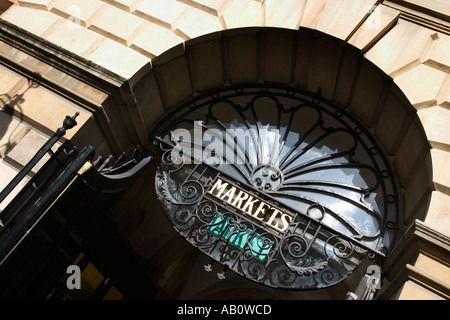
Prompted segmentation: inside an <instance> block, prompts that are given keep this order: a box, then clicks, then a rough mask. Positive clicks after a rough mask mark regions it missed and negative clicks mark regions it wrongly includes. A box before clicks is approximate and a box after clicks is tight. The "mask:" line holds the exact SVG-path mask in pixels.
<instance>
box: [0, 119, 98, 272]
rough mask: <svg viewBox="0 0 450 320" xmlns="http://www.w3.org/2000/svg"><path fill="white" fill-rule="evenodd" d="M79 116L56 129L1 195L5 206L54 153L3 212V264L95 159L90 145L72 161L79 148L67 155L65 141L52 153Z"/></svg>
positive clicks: (0, 230)
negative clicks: (40, 218) (17, 189)
mask: <svg viewBox="0 0 450 320" xmlns="http://www.w3.org/2000/svg"><path fill="white" fill-rule="evenodd" d="M78 114H79V113H78V112H77V113H76V114H75V115H74V116H72V117H69V116H66V118H65V119H64V121H63V125H62V127H60V128H58V129H57V130H56V132H55V133H54V134H53V136H51V137H50V138H49V139H48V141H47V142H46V143H45V144H44V145H43V146H42V147H41V148H40V149H39V150H38V152H37V153H36V154H35V155H34V156H33V158H32V159H31V160H30V161H29V162H28V163H27V164H26V165H25V166H24V167H23V169H22V170H20V171H19V173H18V174H17V175H16V176H15V177H14V178H13V179H12V180H11V181H10V183H9V184H8V185H7V186H6V187H5V188H4V189H3V191H2V192H1V193H0V203H2V202H3V201H5V199H6V198H7V197H8V196H9V195H10V194H11V193H12V192H13V191H14V190H15V189H16V188H17V187H18V185H19V184H20V183H21V182H24V181H25V179H26V177H28V176H29V175H30V172H32V170H33V169H35V168H36V166H37V164H38V163H39V162H40V160H41V159H42V158H43V157H44V155H46V154H50V158H49V160H47V161H46V162H45V163H44V164H43V165H42V167H40V168H39V170H37V172H36V173H35V174H34V175H32V176H31V178H29V180H28V182H26V184H25V185H24V187H22V188H21V189H20V190H19V191H18V192H17V194H16V195H15V196H14V197H13V199H12V200H11V201H9V203H8V204H7V205H6V206H5V208H4V210H3V211H2V212H0V222H1V225H0V265H1V264H3V262H4V261H5V260H6V258H7V257H8V255H9V253H10V252H11V249H13V248H14V247H15V246H16V245H17V244H18V243H20V241H21V240H22V239H23V238H24V237H25V236H26V235H27V234H28V232H29V231H30V229H31V228H32V227H33V225H34V224H35V223H36V221H37V220H38V219H39V217H40V216H41V215H42V214H43V213H45V210H46V209H47V208H48V207H49V205H50V204H51V203H52V201H53V200H54V199H55V197H57V195H58V194H59V192H60V191H61V190H62V188H64V187H65V186H66V185H67V184H68V183H69V182H70V181H71V180H72V178H73V177H74V176H75V175H76V173H77V171H78V170H79V168H80V167H81V166H82V165H83V164H84V163H85V162H86V161H87V160H88V159H90V158H92V157H93V155H94V149H93V148H92V147H90V146H87V147H85V148H84V149H83V150H82V151H81V152H80V153H79V154H78V155H77V157H76V159H75V160H73V161H71V162H69V160H70V159H71V158H73V157H74V156H75V154H76V151H77V148H76V147H73V148H72V149H71V150H69V151H68V152H65V149H66V147H67V145H68V142H69V141H68V140H66V141H65V142H63V143H62V144H61V146H60V147H59V148H58V149H57V150H56V151H55V152H53V151H52V147H53V146H54V145H55V144H56V143H57V142H58V140H59V139H60V138H61V137H63V136H64V135H65V134H66V132H67V130H69V129H71V128H73V127H74V126H76V125H77V122H76V120H75V119H76V117H77V116H78Z"/></svg>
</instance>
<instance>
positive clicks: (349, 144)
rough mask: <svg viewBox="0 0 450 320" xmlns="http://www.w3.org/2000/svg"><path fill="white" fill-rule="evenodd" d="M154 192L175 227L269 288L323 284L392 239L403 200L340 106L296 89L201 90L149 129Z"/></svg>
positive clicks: (378, 154) (381, 252)
mask: <svg viewBox="0 0 450 320" xmlns="http://www.w3.org/2000/svg"><path fill="white" fill-rule="evenodd" d="M151 133H152V136H153V138H154V141H155V143H156V144H158V145H159V146H160V148H161V150H162V151H163V155H162V158H161V163H160V166H159V168H158V171H157V174H156V190H157V193H158V198H159V200H160V202H161V204H162V207H163V209H164V212H165V214H166V215H167V217H168V219H169V220H170V222H171V223H172V225H173V226H174V228H175V229H176V230H177V231H178V233H179V234H180V235H181V236H182V237H184V238H185V239H186V240H187V241H189V242H190V243H191V244H192V245H194V246H195V247H197V248H198V249H199V250H201V251H202V252H204V253H205V254H206V255H208V256H210V257H211V258H212V259H214V260H216V261H218V262H219V263H221V264H223V265H224V266H225V267H226V268H228V269H230V270H233V271H234V272H236V273H238V274H240V275H242V276H244V277H246V278H248V279H251V280H253V281H256V282H258V283H262V284H264V285H267V286H271V287H276V288H283V289H316V288H324V287H328V286H331V285H333V284H336V283H338V282H340V281H342V280H343V279H345V278H346V277H347V276H348V275H349V274H351V273H352V271H353V270H354V269H355V268H356V266H358V264H359V262H360V261H361V260H362V259H366V258H368V259H371V260H374V261H375V262H382V261H383V260H384V259H385V257H386V256H387V254H388V253H389V251H390V250H391V249H392V246H393V243H394V242H395V235H396V231H397V225H398V223H399V221H398V217H399V214H398V212H399V204H398V202H399V199H398V195H397V186H396V180H395V176H394V174H393V172H392V170H391V169H390V166H389V162H388V161H387V158H386V157H385V156H384V155H383V152H382V150H381V149H380V147H379V146H378V145H377V143H376V141H375V140H374V139H373V137H372V136H371V135H370V133H369V132H368V131H367V130H366V129H364V127H363V126H362V125H361V124H360V123H359V122H358V121H357V119H355V118H353V117H352V116H351V115H350V114H349V113H347V112H346V111H345V110H344V109H343V108H340V107H338V106H336V105H334V104H332V103H330V102H328V101H326V100H324V99H321V98H320V97H318V96H316V95H311V94H308V93H306V92H302V91H300V90H297V89H293V88H278V87H274V86H247V87H240V88H226V89H223V90H221V91H217V92H214V93H213V94H210V95H204V96H199V97H198V98H196V99H195V100H194V101H190V102H189V103H187V104H185V105H182V106H180V108H179V109H177V110H175V111H174V112H172V113H171V114H169V115H168V116H167V117H166V118H165V119H163V120H162V121H161V122H160V123H159V124H158V125H157V126H156V128H155V129H153V131H152V132H151Z"/></svg>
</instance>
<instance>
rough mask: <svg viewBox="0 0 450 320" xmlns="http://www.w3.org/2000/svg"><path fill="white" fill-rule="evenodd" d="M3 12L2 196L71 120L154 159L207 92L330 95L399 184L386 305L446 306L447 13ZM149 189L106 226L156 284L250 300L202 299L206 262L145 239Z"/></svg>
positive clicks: (107, 1)
mask: <svg viewBox="0 0 450 320" xmlns="http://www.w3.org/2000/svg"><path fill="white" fill-rule="evenodd" d="M0 9H1V10H2V14H1V20H0V26H1V32H0V94H1V100H0V107H1V109H2V110H1V113H0V116H1V118H0V124H1V125H0V139H1V140H0V141H1V143H0V187H3V186H5V185H6V184H7V183H8V182H9V181H10V180H11V179H12V177H13V176H14V175H15V174H16V173H17V172H18V171H19V170H20V169H21V168H22V167H23V166H24V165H25V164H26V162H27V161H28V160H29V159H30V158H31V157H32V155H33V154H34V153H35V152H36V151H37V150H38V149H39V148H40V146H42V144H43V143H44V142H45V141H46V139H47V137H48V136H51V134H52V133H53V132H54V131H55V130H57V129H58V127H59V126H60V124H61V119H63V118H64V117H65V116H66V115H73V114H74V113H75V112H78V113H79V116H78V117H77V122H78V125H77V126H76V127H75V128H74V129H72V130H70V131H68V133H67V135H66V137H65V138H67V139H70V141H71V143H73V144H74V145H85V144H89V145H92V146H93V147H94V148H95V150H96V152H97V154H99V155H102V156H104V157H107V156H108V155H109V154H114V155H118V154H120V153H121V152H123V151H124V150H126V149H127V148H129V147H130V146H132V145H137V144H138V145H142V146H149V145H151V144H152V141H151V139H150V137H149V135H148V132H149V130H150V128H152V126H153V125H154V124H155V122H156V121H157V120H158V119H159V118H160V117H162V116H164V114H166V113H167V112H168V111H169V110H173V109H174V108H175V107H177V106H178V105H180V104H181V103H183V102H185V101H188V100H189V99H192V98H194V97H196V96H199V95H200V94H203V93H205V92H210V91H212V90H215V89H218V88H223V87H226V86H231V85H241V84H249V83H266V84H277V85H283V86H287V87H289V86H291V87H298V88H302V89H305V90H308V91H309V92H313V93H316V92H318V91H319V90H320V94H321V96H322V97H324V98H325V99H328V100H330V101H333V102H334V103H336V104H338V105H340V106H343V107H344V108H346V109H347V110H348V111H349V112H350V113H351V114H353V115H355V116H356V117H357V118H358V119H359V120H360V121H361V122H362V123H364V125H365V126H366V127H367V128H368V129H369V131H370V132H371V133H372V134H373V135H374V136H375V137H376V139H377V140H378V141H379V142H380V144H381V145H382V147H383V149H384V151H385V153H386V154H387V155H388V158H389V160H390V162H391V164H392V167H393V169H394V171H395V172H396V174H397V177H398V180H399V185H400V188H401V198H402V199H401V212H402V221H401V226H400V228H399V234H400V236H399V239H398V242H397V244H396V246H395V248H394V250H393V251H392V252H391V253H390V255H389V257H388V258H387V260H386V261H385V263H384V264H383V266H382V270H383V279H384V280H383V285H382V287H381V289H380V290H379V292H378V293H377V298H378V299H399V300H402V299H423V300H425V299H448V298H449V297H450V272H449V270H450V251H449V250H450V238H449V237H450V210H449V203H450V170H449V169H450V168H449V164H448V163H449V161H450V129H449V127H448V124H449V123H450V3H448V2H447V1H445V0H405V1H401V0H391V1H385V0H383V1H381V0H357V1H353V0H89V1H83V0H12V1H11V0H10V1H8V0H3V1H0ZM153 176H154V169H153V171H152V170H149V171H148V172H145V173H144V174H142V176H141V177H140V179H139V180H138V181H137V182H136V185H135V186H134V187H133V188H131V189H130V192H129V194H127V195H126V196H125V197H124V199H123V201H122V202H121V203H120V204H119V205H118V206H117V207H116V208H115V210H114V211H113V213H112V214H111V221H112V222H113V223H114V224H115V225H116V226H117V229H118V230H119V232H120V233H121V234H122V235H123V237H124V239H125V240H126V242H127V243H128V244H129V245H130V246H131V248H132V249H133V250H134V252H135V253H136V254H137V256H139V258H140V259H141V260H142V261H143V263H144V265H147V266H149V269H151V270H153V271H152V272H153V273H152V276H151V277H152V281H154V283H157V284H158V288H159V289H160V290H161V291H162V292H164V294H165V295H166V296H167V297H172V298H179V297H182V298H184V297H189V298H208V297H209V298H212V297H216V296H219V297H225V298H226V297H231V294H232V292H233V290H234V289H235V288H241V289H242V288H246V287H245V284H242V283H240V282H239V281H238V280H236V279H231V280H229V282H228V283H225V282H223V283H222V284H221V286H217V285H215V286H214V285H211V286H210V287H204V288H194V287H195V286H193V284H192V283H194V282H195V279H196V278H197V277H201V275H196V273H197V272H199V271H198V264H199V263H200V262H199V260H198V259H199V258H198V257H197V256H196V255H195V254H193V253H192V251H191V249H190V248H184V247H183V245H182V244H178V242H177V241H179V240H178V238H177V236H176V235H174V234H170V233H169V231H164V232H166V233H165V235H164V237H163V238H158V237H157V236H154V234H156V233H157V232H149V230H154V228H155V227H154V226H155V225H158V224H161V225H163V224H164V225H165V224H167V222H166V221H163V220H160V218H159V217H155V215H154V214H152V213H153V205H154V204H153V203H152V201H149V200H148V198H150V197H151V196H150V195H148V193H149V192H150V191H149V190H147V188H146V185H148V184H149V181H150V180H152V179H154V177H153ZM136 221H139V223H138V224H136ZM169 234H170V235H169ZM158 241H159V242H158ZM149 243H153V244H152V246H151V247H152V248H151V249H149ZM171 246H180V248H179V250H177V251H176V252H169V251H170V250H167V248H170V247H171ZM187 264H188V265H190V266H191V267H190V268H191V269H189V268H186V265H187ZM155 270H156V271H155ZM150 273H151V272H150ZM355 277H356V276H355ZM352 285H353V286H354V283H353V284H352V283H344V285H343V286H341V287H338V288H336V289H335V290H334V291H332V292H327V293H326V297H327V298H335V299H338V297H343V295H345V292H346V291H351V290H354V287H352ZM214 288H215V289H214ZM189 290H190V291H189ZM247 290H248V291H245V290H244V289H242V291H241V292H243V293H242V295H243V296H242V297H241V298H245V292H247V293H248V294H252V293H251V292H253V291H250V290H249V289H247ZM255 290H256V289H255ZM258 290H259V289H258ZM263 291H264V290H263ZM219 292H221V293H220V294H219ZM260 294H261V296H260V297H265V296H270V295H272V294H273V293H272V291H270V290H268V291H267V292H265V293H260ZM277 294H278V296H276V297H277V298H290V297H291V295H290V294H287V293H286V294H285V295H283V294H282V293H277ZM273 295H275V294H273ZM301 297H303V298H308V297H309V298H314V297H315V296H314V294H311V295H310V296H307V294H306V293H305V296H301ZM318 297H319V296H318ZM320 297H322V296H320Z"/></svg>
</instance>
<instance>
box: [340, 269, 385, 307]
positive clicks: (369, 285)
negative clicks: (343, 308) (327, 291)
mask: <svg viewBox="0 0 450 320" xmlns="http://www.w3.org/2000/svg"><path fill="white" fill-rule="evenodd" d="M380 288H381V268H380V267H379V266H377V265H370V266H368V267H367V270H366V274H365V275H364V276H363V277H362V279H361V281H360V282H359V284H358V287H357V288H356V291H355V292H354V293H353V292H348V293H347V295H346V297H345V300H373V297H374V296H375V293H376V291H377V290H378V289H380Z"/></svg>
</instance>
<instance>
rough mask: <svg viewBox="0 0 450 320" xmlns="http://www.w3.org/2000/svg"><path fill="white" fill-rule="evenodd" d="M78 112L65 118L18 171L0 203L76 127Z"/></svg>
mask: <svg viewBox="0 0 450 320" xmlns="http://www.w3.org/2000/svg"><path fill="white" fill-rule="evenodd" d="M78 115H79V112H76V113H75V115H74V116H72V117H69V116H66V118H65V119H64V122H63V126H62V127H60V128H58V129H57V130H56V132H55V133H54V134H53V136H51V137H50V139H48V141H47V142H46V143H45V144H44V145H43V146H42V147H41V148H40V149H39V150H38V152H36V154H35V155H34V156H33V158H32V159H31V160H30V161H29V162H28V163H27V164H26V165H25V167H23V168H22V170H20V171H19V173H18V174H17V175H16V176H15V177H14V178H13V179H12V180H11V181H10V182H9V183H8V185H7V186H6V187H5V188H4V189H3V191H2V192H1V193H0V203H1V202H2V201H3V200H5V198H6V197H7V196H8V195H9V194H10V193H11V192H12V191H13V190H14V188H15V187H16V186H17V185H18V184H19V183H20V182H21V181H22V180H23V178H25V176H26V175H27V174H28V173H29V172H30V171H31V170H32V169H33V168H34V166H35V165H36V164H37V163H38V162H39V160H41V158H42V157H43V156H44V155H45V154H46V153H47V152H48V151H49V150H50V149H51V148H52V146H53V145H54V144H55V143H56V142H57V141H58V140H59V139H60V138H61V137H62V136H64V135H65V134H66V131H67V130H68V129H71V128H73V127H74V126H76V125H77V122H76V121H75V119H76V117H78Z"/></svg>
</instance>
